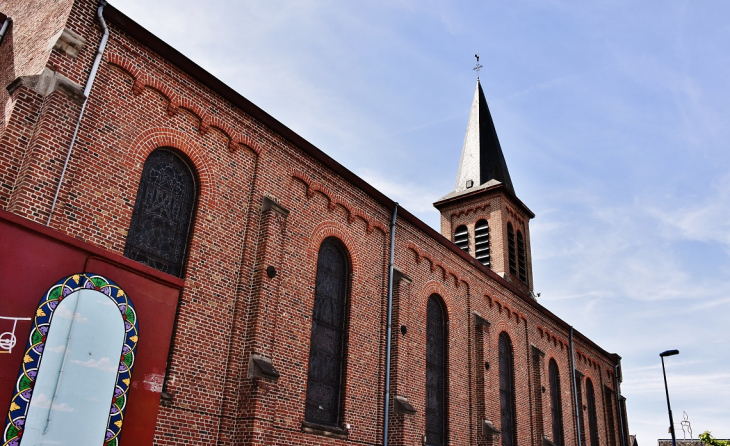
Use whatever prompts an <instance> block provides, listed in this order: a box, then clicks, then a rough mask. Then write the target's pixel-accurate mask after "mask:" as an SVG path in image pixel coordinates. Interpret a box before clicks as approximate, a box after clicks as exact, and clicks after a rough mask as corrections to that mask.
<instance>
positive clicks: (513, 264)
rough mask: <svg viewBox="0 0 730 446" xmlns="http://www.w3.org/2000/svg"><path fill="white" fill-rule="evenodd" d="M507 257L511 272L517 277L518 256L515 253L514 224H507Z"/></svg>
mask: <svg viewBox="0 0 730 446" xmlns="http://www.w3.org/2000/svg"><path fill="white" fill-rule="evenodd" d="M507 257H508V260H509V272H510V274H512V275H513V276H516V275H517V256H516V253H515V229H514V228H513V227H512V223H507Z"/></svg>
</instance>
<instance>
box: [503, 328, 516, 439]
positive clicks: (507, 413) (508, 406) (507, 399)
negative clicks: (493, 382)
mask: <svg viewBox="0 0 730 446" xmlns="http://www.w3.org/2000/svg"><path fill="white" fill-rule="evenodd" d="M499 407H500V416H501V426H500V427H501V430H502V446H515V445H516V444H517V438H516V433H517V430H516V429H515V419H516V416H515V415H516V413H515V382H514V353H513V351H512V341H511V340H510V338H509V335H508V334H507V333H505V332H502V333H500V335H499Z"/></svg>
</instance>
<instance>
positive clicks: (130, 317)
mask: <svg viewBox="0 0 730 446" xmlns="http://www.w3.org/2000/svg"><path fill="white" fill-rule="evenodd" d="M126 316H127V322H129V323H130V324H132V325H134V319H135V318H134V311H132V309H131V308H129V307H127V313H126Z"/></svg>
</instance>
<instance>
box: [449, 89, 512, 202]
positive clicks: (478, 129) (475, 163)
mask: <svg viewBox="0 0 730 446" xmlns="http://www.w3.org/2000/svg"><path fill="white" fill-rule="evenodd" d="M491 180H496V181H499V182H500V183H502V184H504V186H505V187H506V188H507V189H509V190H510V192H512V193H513V194H514V193H515V190H514V187H513V186H512V180H511V179H510V176H509V171H508V170H507V163H506V162H505V160H504V155H503V154H502V148H501V147H500V145H499V139H498V138H497V130H496V129H495V128H494V122H493V121H492V115H491V113H489V107H488V106H487V100H486V99H485V98H484V91H482V85H481V83H480V82H479V79H477V88H476V91H475V92H474V101H473V102H472V104H471V113H469V125H468V126H467V128H466V136H465V137H464V148H463V149H462V150H461V161H460V163H459V173H458V175H457V177H456V188H455V189H454V192H452V193H451V194H449V195H460V194H462V193H464V192H466V191H467V190H469V189H475V188H478V187H479V186H481V185H483V184H485V183H487V182H488V181H491Z"/></svg>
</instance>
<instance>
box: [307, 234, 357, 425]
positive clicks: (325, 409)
mask: <svg viewBox="0 0 730 446" xmlns="http://www.w3.org/2000/svg"><path fill="white" fill-rule="evenodd" d="M347 258H348V256H347V253H346V252H345V250H344V248H343V246H342V244H341V243H340V242H339V240H337V239H335V238H334V237H329V238H327V239H325V240H324V241H323V242H322V245H321V246H320V247H319V255H318V256H317V279H316V282H315V285H314V310H313V312H312V337H311V344H310V348H309V377H308V381H307V401H306V409H305V414H304V418H305V419H306V420H307V421H311V422H314V423H318V424H326V425H330V426H337V427H339V426H338V425H339V420H340V389H341V387H342V385H341V382H342V362H343V358H344V349H343V345H344V342H343V340H344V339H343V338H344V334H345V317H346V314H345V313H346V305H347V288H348V281H347V276H348V271H349V270H350V266H349V262H348V260H347Z"/></svg>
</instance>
